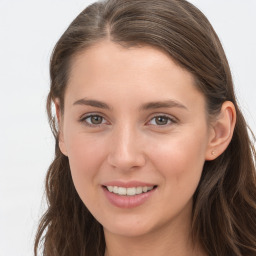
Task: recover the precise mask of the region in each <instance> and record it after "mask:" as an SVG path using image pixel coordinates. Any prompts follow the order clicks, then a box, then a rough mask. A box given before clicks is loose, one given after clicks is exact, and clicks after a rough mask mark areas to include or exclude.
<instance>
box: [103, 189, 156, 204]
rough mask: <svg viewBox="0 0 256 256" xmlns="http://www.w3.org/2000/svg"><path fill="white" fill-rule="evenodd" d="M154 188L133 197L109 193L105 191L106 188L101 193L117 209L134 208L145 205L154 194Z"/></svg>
mask: <svg viewBox="0 0 256 256" xmlns="http://www.w3.org/2000/svg"><path fill="white" fill-rule="evenodd" d="M155 190H156V188H153V189H152V190H150V191H148V192H146V193H142V194H139V195H134V196H120V195H117V194H114V193H111V192H109V191H108V190H107V188H106V187H103V191H104V193H105V195H106V197H107V199H108V200H109V201H110V203H112V204H113V205H114V206H117V207H119V208H134V207H137V206H140V205H142V204H143V203H145V202H146V201H147V200H148V199H149V198H150V197H151V196H152V195H153V193H154V192H155Z"/></svg>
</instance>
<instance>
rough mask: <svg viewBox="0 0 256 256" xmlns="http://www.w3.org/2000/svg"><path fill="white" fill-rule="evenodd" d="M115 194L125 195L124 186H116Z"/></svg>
mask: <svg viewBox="0 0 256 256" xmlns="http://www.w3.org/2000/svg"><path fill="white" fill-rule="evenodd" d="M117 194H119V195H121V196H125V195H126V188H122V187H118V192H117Z"/></svg>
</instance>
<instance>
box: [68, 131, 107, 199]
mask: <svg viewBox="0 0 256 256" xmlns="http://www.w3.org/2000/svg"><path fill="white" fill-rule="evenodd" d="M66 144H67V148H68V157H69V164H70V169H71V174H72V178H73V182H74V185H75V187H76V189H77V191H78V193H79V194H80V193H81V192H83V191H85V190H87V189H90V187H92V186H94V185H97V184H96V176H97V173H98V170H100V166H101V164H102V162H103V160H104V156H103V155H104V152H103V145H102V143H101V141H100V140H96V139H95V138H91V137H88V136H86V135H85V134H79V133H78V134H73V135H71V136H70V137H69V138H67V139H66Z"/></svg>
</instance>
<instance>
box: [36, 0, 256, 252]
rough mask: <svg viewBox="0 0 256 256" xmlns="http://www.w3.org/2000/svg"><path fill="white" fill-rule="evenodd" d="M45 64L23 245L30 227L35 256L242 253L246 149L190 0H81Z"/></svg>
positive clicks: (245, 248) (228, 80)
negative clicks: (36, 190)
mask: <svg viewBox="0 0 256 256" xmlns="http://www.w3.org/2000/svg"><path fill="white" fill-rule="evenodd" d="M50 74H51V89H50V93H49V96H48V101H47V111H48V115H49V121H50V124H51V127H52V130H53V133H54V136H55V138H56V155H55V159H54V161H53V163H52V164H51V166H50V168H49V170H48V174H47V179H46V191H47V199H48V202H49V208H48V210H47V211H46V213H45V214H44V216H43V218H42V220H41V223H40V226H39V229H38V233H37V237H36V242H35V255H37V250H38V246H39V242H40V240H41V239H42V238H44V239H43V255H105V256H112V255H114V256H116V255H175V256H178V255H189V256H191V255H196V256H199V255H212V256H213V255H218V256H222V255H223V256H226V255H236V256H238V255H239V256H242V255H243V256H244V255H256V203H255V198H256V182H255V162H254V161H255V149H254V147H253V144H252V143H251V142H250V139H249V136H248V132H247V125H246V122H245V120H244V118H243V116H242V114H241V112H240V110H239V107H238V105H237V103H236V98H235V94H234V91H233V84H232V77H231V73H230V69H229V65H228V62H227V59H226V57H225V53H224V51H223V48H222V46H221V44H220V41H219V39H218V37H217V35H216V33H215V32H214V30H213V28H212V27H211V25H210V24H209V21H208V20H207V18H206V17H205V16H204V15H203V14H202V13H201V12H200V11H199V10H198V9H197V8H195V7H194V6H193V5H192V4H190V3H188V2H186V1H184V0H180V1H176V0H159V1H154V0H108V1H104V2H97V3H95V4H92V5H91V6H89V7H87V8H86V9H85V10H84V11H83V12H82V13H81V14H79V15H78V17H77V18H76V19H75V20H74V21H73V22H72V24H71V25H70V26H69V28H68V29H67V30H66V32H65V33H64V34H63V35H62V37H61V38H60V40H59V41H58V43H57V44H56V47H55V49H54V51H53V55H52V59H51V67H50ZM53 103H54V105H55V110H56V119H55V117H54V114H53V113H52V104H53ZM43 235H44V237H43Z"/></svg>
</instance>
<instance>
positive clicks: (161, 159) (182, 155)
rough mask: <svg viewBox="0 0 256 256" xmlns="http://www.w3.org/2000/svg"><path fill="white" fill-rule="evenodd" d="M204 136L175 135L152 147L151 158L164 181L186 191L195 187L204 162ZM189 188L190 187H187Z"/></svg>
mask: <svg viewBox="0 0 256 256" xmlns="http://www.w3.org/2000/svg"><path fill="white" fill-rule="evenodd" d="M205 150H206V146H205V137H204V136H201V138H200V137H199V136H194V135H193V136H191V135H187V136H186V134H183V136H175V138H174V137H173V138H169V139H168V140H167V141H165V142H164V143H162V144H158V146H157V147H152V150H151V152H152V153H151V156H152V157H151V158H152V159H153V160H152V162H153V164H154V165H155V168H156V169H157V170H158V171H159V173H161V175H162V176H163V178H164V179H165V180H166V182H168V185H169V183H171V184H172V187H173V188H174V187H175V188H176V189H183V190H184V191H186V190H187V189H189V187H191V188H193V189H194V188H196V187H197V185H198V182H199V180H200V177H201V173H202V169H203V165H204V162H205ZM189 190H190V189H189Z"/></svg>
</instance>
